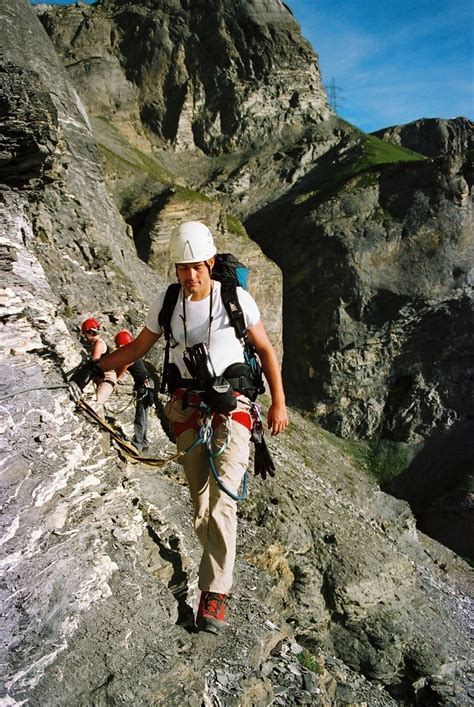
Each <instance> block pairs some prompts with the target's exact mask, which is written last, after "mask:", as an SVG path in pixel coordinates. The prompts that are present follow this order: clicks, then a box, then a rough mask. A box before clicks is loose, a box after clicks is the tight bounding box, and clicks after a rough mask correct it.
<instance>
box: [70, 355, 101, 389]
mask: <svg viewBox="0 0 474 707" xmlns="http://www.w3.org/2000/svg"><path fill="white" fill-rule="evenodd" d="M93 378H104V372H103V371H102V369H101V367H100V366H99V364H98V363H97V361H92V360H90V361H87V363H83V364H82V365H81V366H78V367H77V368H76V370H75V371H74V373H73V374H72V376H71V377H70V379H69V380H70V382H72V383H75V384H76V385H77V386H78V387H79V388H80V389H81V390H84V388H85V387H86V385H87V384H88V383H90V382H91V380H92V379H93Z"/></svg>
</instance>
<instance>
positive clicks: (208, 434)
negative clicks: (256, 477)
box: [172, 388, 253, 501]
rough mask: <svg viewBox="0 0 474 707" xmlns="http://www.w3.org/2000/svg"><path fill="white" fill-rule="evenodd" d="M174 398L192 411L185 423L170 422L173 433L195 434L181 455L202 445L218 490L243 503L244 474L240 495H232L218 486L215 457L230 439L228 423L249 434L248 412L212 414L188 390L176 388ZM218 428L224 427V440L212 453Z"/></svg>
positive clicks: (245, 490) (244, 497)
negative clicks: (236, 424)
mask: <svg viewBox="0 0 474 707" xmlns="http://www.w3.org/2000/svg"><path fill="white" fill-rule="evenodd" d="M174 397H175V398H176V399H177V400H182V401H183V402H186V407H188V406H189V407H190V408H194V411H193V412H192V414H191V415H190V416H189V418H188V419H187V420H184V421H183V422H179V421H176V422H173V425H172V429H173V433H174V435H175V437H176V438H178V437H179V436H180V435H182V434H183V432H187V430H190V429H193V430H195V432H196V437H195V439H194V441H193V442H192V443H191V444H190V445H189V447H186V449H184V450H183V454H187V453H188V452H190V451H191V450H192V449H194V448H195V447H198V446H199V445H200V444H202V445H203V447H204V449H205V450H206V456H207V460H208V463H209V468H210V470H211V473H212V476H213V477H214V479H215V481H216V483H217V485H218V486H219V488H220V489H221V490H222V491H223V492H224V493H226V494H227V495H228V496H230V498H232V499H233V500H234V501H244V500H245V499H246V498H247V495H248V472H247V470H246V471H245V474H244V477H243V479H242V489H241V492H240V494H235V493H233V491H231V490H230V489H228V488H227V487H226V486H225V484H224V483H223V482H222V479H221V478H220V476H219V472H218V470H217V467H216V463H215V459H217V457H219V456H220V455H221V454H222V453H223V452H224V451H225V450H226V449H227V448H228V446H229V444H230V441H231V436H232V432H231V425H230V423H231V421H234V422H238V423H239V424H241V425H243V426H244V427H246V428H247V429H248V430H249V432H250V431H251V429H252V416H251V412H250V411H249V412H247V411H246V410H235V411H232V412H230V413H229V414H227V415H224V414H219V413H213V412H212V410H211V408H210V407H209V405H207V404H206V403H205V402H203V400H202V399H201V397H200V396H199V395H196V394H195V393H192V392H189V391H188V390H184V389H182V388H178V389H177V390H176V391H175V393H174ZM252 405H253V403H252V404H251V406H252ZM222 424H225V425H226V427H227V436H226V439H225V440H224V442H223V444H222V445H221V447H220V448H218V449H216V450H215V451H213V449H212V440H213V438H214V432H215V431H216V430H217V428H218V427H219V426H220V425H222Z"/></svg>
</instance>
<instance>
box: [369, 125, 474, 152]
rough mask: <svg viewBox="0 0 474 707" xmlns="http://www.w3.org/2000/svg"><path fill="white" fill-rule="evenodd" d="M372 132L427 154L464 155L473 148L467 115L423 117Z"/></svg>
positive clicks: (384, 138) (395, 143) (396, 143)
mask: <svg viewBox="0 0 474 707" xmlns="http://www.w3.org/2000/svg"><path fill="white" fill-rule="evenodd" d="M374 135H376V136H377V137H380V138H382V139H383V140H387V141H388V142H392V143H393V144H394V145H401V146H402V147H407V148H408V149H409V150H414V151H415V152H419V153H420V154H421V155H426V157H440V156H448V157H451V158H455V157H459V156H461V157H462V156H464V157H465V156H466V155H468V154H469V152H471V155H472V150H473V149H474V145H473V139H474V138H473V134H472V123H471V122H470V121H469V120H466V118H452V119H451V120H443V119H441V118H423V119H421V120H415V121H414V122H413V123H408V125H394V126H392V127H390V128H384V129H383V130H378V131H377V132H375V133H374Z"/></svg>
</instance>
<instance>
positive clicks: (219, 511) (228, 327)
mask: <svg viewBox="0 0 474 707" xmlns="http://www.w3.org/2000/svg"><path fill="white" fill-rule="evenodd" d="M215 255H216V247H215V245H214V239H213V237H212V234H211V232H210V230H209V228H208V227H207V226H206V225H205V224H203V223H201V222H199V221H187V222H185V223H182V224H180V225H179V226H177V227H176V228H175V229H174V230H173V232H172V234H171V239H170V259H171V262H172V263H174V264H175V267H176V275H177V278H178V282H179V285H180V288H179V296H178V301H177V302H176V306H175V308H174V311H173V314H172V317H171V320H170V325H171V334H172V342H173V345H172V346H171V347H170V349H169V357H170V361H171V363H172V364H173V365H174V369H173V370H174V376H173V381H172V385H170V379H171V376H168V389H169V392H170V393H172V395H171V399H170V401H169V402H168V403H167V405H166V408H165V412H166V414H167V416H168V419H169V420H170V422H171V426H172V429H173V432H174V435H175V438H176V443H177V447H178V450H180V451H183V452H184V450H187V449H188V448H189V447H190V446H191V445H193V448H192V449H191V450H190V451H188V452H187V453H186V454H184V456H183V457H182V458H181V461H182V464H183V467H184V472H185V475H186V480H187V482H188V486H189V490H190V493H191V499H192V502H193V506H194V529H195V532H196V534H197V537H198V539H199V541H200V543H201V545H202V557H201V562H200V565H199V588H200V590H201V598H200V603H199V608H198V614H197V627H198V629H199V630H202V631H208V632H211V633H218V632H219V631H220V630H221V629H222V628H223V627H224V625H225V608H226V599H227V595H228V594H229V592H230V590H231V587H232V581H233V570H234V562H235V552H236V534H237V503H236V500H235V499H236V494H237V493H238V491H239V488H240V485H241V482H242V479H243V477H244V474H245V471H246V469H247V465H248V460H249V444H250V428H251V420H250V419H249V418H250V417H251V414H250V410H251V401H250V399H249V397H247V396H246V395H245V391H243V392H242V391H241V390H238V389H237V388H234V389H233V392H234V397H233V398H232V401H233V403H235V406H234V407H233V411H232V412H229V413H224V414H222V409H220V410H217V409H216V407H214V405H213V402H212V400H210V399H209V397H207V399H206V401H203V397H202V396H203V387H202V386H203V385H204V387H205V386H206V385H207V383H206V381H203V379H202V376H200V375H193V374H192V372H191V371H190V370H189V369H190V365H189V364H190V361H191V359H193V360H194V361H195V363H196V356H197V352H207V353H208V358H209V360H210V362H211V363H212V366H210V368H212V372H213V374H214V375H215V376H216V377H221V378H219V380H223V379H224V378H225V371H226V369H228V368H230V367H231V366H235V364H238V365H239V366H242V365H245V357H244V343H243V342H242V340H241V339H239V338H237V336H236V333H235V330H234V327H233V325H232V324H231V321H230V319H229V316H228V314H227V311H226V308H225V306H224V303H223V299H222V296H221V294H222V291H221V286H220V284H221V283H219V282H217V281H216V280H213V279H211V273H212V269H213V267H214V263H215ZM167 290H168V288H166V289H164V290H162V291H161V292H160V293H159V295H158V297H157V299H156V301H155V302H154V303H153V304H152V306H151V308H150V310H149V313H148V317H147V320H146V325H145V328H144V329H143V330H142V331H141V332H140V334H139V335H138V336H137V338H136V339H135V340H134V341H132V342H131V343H129V344H127V345H126V346H122V347H121V348H119V349H118V350H117V351H114V352H113V353H111V354H108V355H107V356H104V357H102V358H101V359H100V360H99V361H98V363H97V367H96V370H95V372H94V371H90V375H91V376H92V375H95V374H96V372H97V370H98V371H100V370H102V371H104V372H105V371H110V370H117V369H119V368H121V367H123V366H127V365H128V364H130V363H132V362H133V361H136V360H137V359H139V358H141V357H143V356H145V354H146V353H147V352H148V351H149V350H150V348H151V347H152V346H153V344H155V343H156V342H157V341H158V339H159V338H160V337H161V336H162V334H163V333H164V331H163V328H162V327H161V325H160V324H159V321H158V319H159V313H160V312H161V311H162V309H163V303H164V301H165V295H166V292H167ZM237 295H238V300H239V305H240V308H241V309H242V311H243V316H244V319H245V326H246V330H247V334H248V337H249V339H250V341H251V343H252V344H253V346H254V347H255V349H256V351H257V354H258V356H259V358H260V361H261V364H262V368H263V372H264V374H265V377H266V379H267V382H268V385H269V389H270V395H271V399H272V402H271V405H270V408H269V410H268V414H267V422H268V426H269V427H270V428H271V430H272V435H277V434H279V433H280V432H281V431H282V430H284V429H285V427H286V426H287V425H288V416H287V411H286V405H285V396H284V392H283V384H282V379H281V373H280V366H279V363H278V359H277V356H276V354H275V351H274V349H273V346H272V344H271V343H270V340H269V338H268V336H267V334H266V331H265V328H264V326H263V323H262V320H261V318H260V312H259V309H258V307H257V304H256V303H255V301H254V299H253V298H252V297H251V295H250V294H249V293H248V292H247V291H246V290H244V289H242V288H240V287H237ZM195 355H196V356H195ZM206 380H207V379H206ZM215 380H217V378H216V379H215ZM239 380H240V379H239ZM211 388H213V386H212V385H211V386H210V388H208V389H207V390H208V391H209V390H210V389H211ZM211 392H212V391H211ZM204 394H206V390H204ZM226 395H227V393H226ZM218 397H219V398H220V396H218ZM231 397H232V390H231ZM201 401H203V402H205V403H206V405H205V409H206V415H207V414H208V411H209V410H210V413H211V415H212V438H211V442H210V443H209V444H210V445H212V447H211V449H210V450H209V448H207V447H206V446H205V445H204V444H200V443H198V444H194V442H196V441H197V442H199V440H198V432H197V429H196V428H198V429H199V425H200V424H201V422H200V414H201V409H202V408H201ZM221 402H222V401H221V400H219V401H218V403H219V406H220V405H221ZM216 406H217V403H216ZM208 419H209V418H208ZM201 429H202V428H201ZM207 429H209V428H207ZM209 452H211V453H210V454H209ZM211 460H212V464H213V465H214V468H215V470H216V476H217V479H218V480H219V482H218V481H217V480H216V476H214V473H213V472H212V473H211V471H212V467H211ZM221 484H222V485H223V486H225V488H226V489H227V490H230V491H231V493H233V494H234V497H232V496H231V495H229V493H227V492H224V491H223V489H222V486H221Z"/></svg>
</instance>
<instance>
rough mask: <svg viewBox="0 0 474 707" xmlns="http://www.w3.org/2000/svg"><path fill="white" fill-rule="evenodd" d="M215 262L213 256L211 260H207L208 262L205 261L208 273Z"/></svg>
mask: <svg viewBox="0 0 474 707" xmlns="http://www.w3.org/2000/svg"><path fill="white" fill-rule="evenodd" d="M215 262H216V259H215V257H214V256H212V258H209V260H206V263H207V267H208V269H209V272H212V268H213V267H214V263H215Z"/></svg>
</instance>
